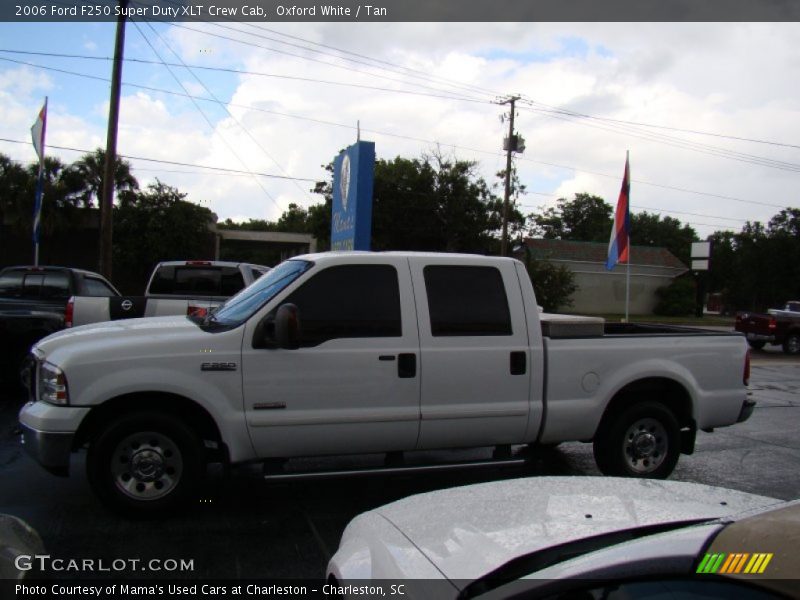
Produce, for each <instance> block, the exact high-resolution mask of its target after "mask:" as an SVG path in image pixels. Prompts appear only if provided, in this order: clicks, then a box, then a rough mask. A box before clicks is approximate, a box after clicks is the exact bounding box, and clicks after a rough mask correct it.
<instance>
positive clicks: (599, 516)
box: [371, 477, 780, 581]
mask: <svg viewBox="0 0 800 600" xmlns="http://www.w3.org/2000/svg"><path fill="white" fill-rule="evenodd" d="M778 503H780V501H779V500H775V499H773V498H767V497H764V496H756V495H753V494H746V493H743V492H737V491H734V490H726V489H723V488H718V487H711V486H706V485H700V484H695V483H686V482H678V481H656V480H646V479H621V478H612V477H530V478H524V479H512V480H507V481H496V482H490V483H482V484H477V485H470V486H464V487H458V488H452V489H447V490H440V491H436V492H429V493H426V494H419V495H416V496H411V497H409V498H405V499H403V500H399V501H397V502H393V503H391V504H387V505H386V506H382V507H379V508H376V509H374V511H371V512H375V513H378V514H380V515H382V516H383V517H384V518H386V519H387V520H389V521H390V522H391V523H392V524H394V526H395V527H397V529H399V530H400V531H401V532H402V533H403V534H404V535H405V536H406V537H407V538H408V539H409V540H410V541H411V542H412V543H413V544H414V545H415V546H416V547H417V548H418V549H419V550H420V551H421V552H422V553H423V554H424V555H425V556H426V558H428V560H430V561H431V563H433V564H434V565H435V566H436V568H437V569H439V570H440V571H441V572H442V573H443V574H444V575H445V576H446V577H447V578H448V579H451V580H462V581H465V580H466V581H469V580H474V579H477V578H478V577H481V576H482V575H485V574H486V573H488V572H490V571H492V570H494V569H496V568H497V567H499V566H501V565H503V564H505V563H506V562H508V561H509V560H511V559H513V558H516V557H518V556H522V555H525V554H528V553H531V552H535V551H537V550H541V549H544V548H547V547H550V546H554V545H557V544H562V543H565V542H568V541H573V540H578V539H581V538H586V537H590V536H595V535H600V534H603V533H608V532H611V531H618V530H624V529H630V528H634V527H640V526H643V525H651V524H657V523H669V522H679V521H687V520H692V519H700V518H716V517H723V516H728V515H733V514H736V513H740V512H743V511H747V510H752V509H756V508H760V507H764V506H770V505H775V504H778Z"/></svg>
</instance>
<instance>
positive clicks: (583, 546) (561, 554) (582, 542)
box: [458, 517, 719, 600]
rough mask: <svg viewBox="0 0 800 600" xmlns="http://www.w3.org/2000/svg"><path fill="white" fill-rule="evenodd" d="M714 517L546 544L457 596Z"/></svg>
mask: <svg viewBox="0 0 800 600" xmlns="http://www.w3.org/2000/svg"><path fill="white" fill-rule="evenodd" d="M718 520H719V519H718V518H717V517H712V518H705V519H690V520H686V521H674V522H671V523H656V524H654V525H643V526H642V527H635V528H633V529H623V530H621V531H611V532H609V533H602V534H600V535H596V536H592V537H588V538H582V539H579V540H572V541H570V542H565V543H563V544H558V545H557V546H550V547H548V548H544V549H542V550H535V551H534V552H531V553H530V554H524V555H523V556H518V557H517V558H513V559H511V560H510V561H508V562H507V563H505V564H503V565H501V566H499V567H498V568H496V569H495V570H494V571H491V572H489V573H487V574H486V575H484V576H483V577H480V578H478V579H476V580H475V581H473V582H472V583H470V584H469V585H467V586H466V587H465V588H464V589H463V590H461V593H460V594H459V595H458V598H459V600H463V599H465V598H474V597H475V596H479V595H481V594H485V593H486V592H489V591H491V590H494V589H497V588H499V587H501V586H503V585H505V584H507V583H510V582H512V581H516V580H518V579H521V578H523V577H525V576H527V575H530V574H531V573H535V572H536V571H541V570H542V569H546V568H547V567H551V566H553V565H556V564H558V563H561V562H564V561H566V560H570V559H573V558H576V557H578V556H582V555H584V554H589V553H590V552H595V551H597V550H602V549H603V548H608V547H610V546H615V545H617V544H621V543H623V542H629V541H631V540H636V539H639V538H643V537H647V536H649V535H654V534H657V533H664V532H666V531H673V530H675V529H681V528H683V527H689V526H691V525H700V524H702V523H710V522H712V521H718Z"/></svg>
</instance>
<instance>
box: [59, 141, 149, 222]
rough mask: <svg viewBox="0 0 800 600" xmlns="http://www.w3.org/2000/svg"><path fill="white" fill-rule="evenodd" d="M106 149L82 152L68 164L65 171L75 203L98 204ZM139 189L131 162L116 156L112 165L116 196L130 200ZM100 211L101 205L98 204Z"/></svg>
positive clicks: (83, 204)
mask: <svg viewBox="0 0 800 600" xmlns="http://www.w3.org/2000/svg"><path fill="white" fill-rule="evenodd" d="M105 164H106V151H105V150H103V149H102V148H98V149H97V150H95V151H94V152H90V153H88V154H84V155H83V156H82V157H81V158H79V159H78V160H76V161H75V162H74V163H72V165H70V168H69V171H68V172H67V173H65V179H67V180H68V181H69V182H70V184H71V187H72V188H74V190H73V191H72V198H73V202H74V203H75V204H81V205H82V206H86V207H89V206H95V202H97V205H98V206H100V195H101V194H102V193H103V178H104V176H105ZM138 189H139V182H138V181H137V180H136V178H135V177H134V176H133V173H132V172H131V164H130V163H129V162H128V161H126V160H124V159H121V158H119V157H117V160H116V164H115V165H114V190H115V192H116V195H117V198H118V199H119V200H120V201H122V200H123V199H127V200H130V199H131V195H132V194H133V192H135V191H136V190H138ZM100 208H101V211H102V206H100Z"/></svg>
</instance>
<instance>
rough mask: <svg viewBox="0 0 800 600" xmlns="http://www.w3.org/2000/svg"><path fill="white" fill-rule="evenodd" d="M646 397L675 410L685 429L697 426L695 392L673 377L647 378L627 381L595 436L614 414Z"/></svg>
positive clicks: (608, 409)
mask: <svg viewBox="0 0 800 600" xmlns="http://www.w3.org/2000/svg"><path fill="white" fill-rule="evenodd" d="M643 399H647V400H654V401H657V402H660V403H661V404H663V405H664V406H666V407H667V408H668V409H670V410H671V411H672V413H673V414H674V415H675V418H676V419H677V421H678V425H679V426H680V427H681V429H684V428H689V429H691V430H695V429H696V423H695V419H694V412H693V409H694V406H693V401H692V395H691V394H690V393H689V390H688V389H687V388H686V386H684V385H683V384H682V383H681V382H679V381H676V380H675V379H672V378H670V377H663V376H657V377H645V378H642V379H637V380H635V381H631V382H630V383H627V384H625V385H624V386H622V387H621V388H620V389H619V390H617V391H616V392H615V393H614V395H613V396H612V397H611V400H610V401H609V402H608V404H607V405H606V408H605V410H604V411H603V416H602V417H601V419H600V421H599V423H598V425H597V428H596V429H595V435H597V432H598V431H600V430H601V429H602V428H603V427H604V426H606V424H607V423H608V422H609V420H610V419H611V417H612V416H614V415H616V414H618V413H619V412H620V411H621V410H623V409H625V408H627V407H628V406H631V405H632V404H635V403H636V402H640V401H642V400H643Z"/></svg>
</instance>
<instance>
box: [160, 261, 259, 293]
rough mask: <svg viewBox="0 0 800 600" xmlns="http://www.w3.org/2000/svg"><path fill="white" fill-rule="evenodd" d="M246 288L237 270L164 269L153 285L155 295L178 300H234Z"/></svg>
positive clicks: (201, 267) (214, 268)
mask: <svg viewBox="0 0 800 600" xmlns="http://www.w3.org/2000/svg"><path fill="white" fill-rule="evenodd" d="M243 287H244V278H243V277H242V274H241V273H240V272H239V269H237V268H236V267H204V266H192V265H186V266H184V267H173V266H171V267H162V268H160V269H159V270H158V272H157V273H156V274H155V276H154V277H153V282H152V283H151V284H150V293H151V294H164V295H176V296H233V295H234V294H236V293H237V292H239V290H241V289H242V288H243Z"/></svg>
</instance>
